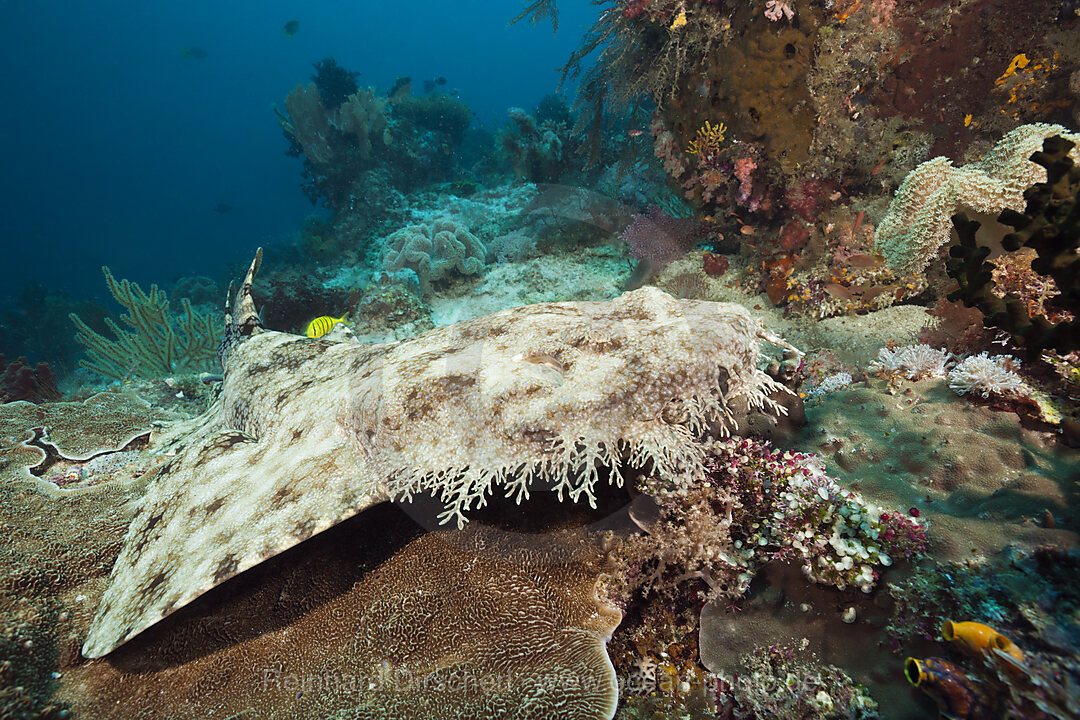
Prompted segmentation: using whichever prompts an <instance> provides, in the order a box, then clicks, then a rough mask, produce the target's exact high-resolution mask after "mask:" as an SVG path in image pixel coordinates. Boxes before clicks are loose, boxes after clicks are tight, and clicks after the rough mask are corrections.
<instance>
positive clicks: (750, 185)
mask: <svg viewBox="0 0 1080 720" xmlns="http://www.w3.org/2000/svg"><path fill="white" fill-rule="evenodd" d="M756 169H757V163H756V162H754V161H753V159H751V158H748V157H746V158H739V159H738V160H736V161H735V177H736V178H737V179H738V181H739V195H738V197H736V198H735V201H736V202H737V203H738V204H739V205H742V206H744V207H746V208H747V209H748V210H750V211H751V212H753V211H754V210H757V209H758V204H759V202H758V201H755V200H752V199H751V197H750V195H751V193H752V192H753V191H754V181H753V178H752V175H753V174H754V170H756Z"/></svg>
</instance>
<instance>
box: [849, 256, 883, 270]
mask: <svg viewBox="0 0 1080 720" xmlns="http://www.w3.org/2000/svg"><path fill="white" fill-rule="evenodd" d="M847 264H848V265H851V266H852V267H863V268H868V267H876V266H878V265H880V264H881V261H880V260H879V259H878V258H876V257H874V256H873V255H866V254H862V253H860V254H858V255H852V256H851V257H849V258H848V259H847Z"/></svg>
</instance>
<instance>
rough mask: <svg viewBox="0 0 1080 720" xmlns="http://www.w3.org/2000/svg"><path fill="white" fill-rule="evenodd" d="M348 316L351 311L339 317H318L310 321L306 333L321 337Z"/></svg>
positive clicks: (310, 336) (313, 336)
mask: <svg viewBox="0 0 1080 720" xmlns="http://www.w3.org/2000/svg"><path fill="white" fill-rule="evenodd" d="M348 317H349V313H345V314H344V315H342V316H341V317H339V318H333V317H330V316H329V315H323V316H322V317H317V318H315V319H314V320H312V321H311V322H309V323H308V326H307V329H306V330H304V334H305V335H307V336H308V337H309V338H321V337H322V336H323V335H325V334H326V333H328V332H330V331H331V330H332V329H333V328H334V326H335V325H337V324H338V323H344V322H345V321H346V320H347V319H348Z"/></svg>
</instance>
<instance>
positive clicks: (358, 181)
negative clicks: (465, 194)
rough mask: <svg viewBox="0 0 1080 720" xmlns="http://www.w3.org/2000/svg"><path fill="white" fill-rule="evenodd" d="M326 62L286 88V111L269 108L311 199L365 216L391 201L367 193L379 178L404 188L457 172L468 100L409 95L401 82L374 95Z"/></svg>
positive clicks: (451, 177)
mask: <svg viewBox="0 0 1080 720" xmlns="http://www.w3.org/2000/svg"><path fill="white" fill-rule="evenodd" d="M330 62H331V65H332V67H329V66H326V61H324V62H323V63H322V64H321V65H320V66H317V67H318V68H319V74H318V75H316V76H315V77H314V78H313V80H314V81H313V82H311V83H308V84H307V85H297V86H296V87H295V88H294V89H293V90H292V92H290V93H289V95H288V97H287V98H286V100H285V109H286V112H287V115H283V114H281V113H280V112H278V111H277V110H276V109H275V112H276V113H277V116H278V122H279V124H280V125H281V128H282V131H283V132H284V133H285V137H286V138H287V139H288V140H289V144H290V149H289V154H290V155H295V156H299V155H301V154H302V155H303V156H304V158H305V164H304V174H305V177H306V182H305V184H304V191H305V193H306V194H307V195H308V197H309V198H310V199H311V201H312V203H313V204H314V203H316V202H318V201H319V199H320V198H321V199H323V200H324V201H325V203H326V205H327V206H328V207H329V208H331V209H332V210H333V211H334V212H335V214H337V215H343V214H346V213H355V212H356V211H357V210H361V211H362V212H361V213H360V215H361V216H363V217H364V219H365V220H367V221H371V220H373V219H376V218H377V217H378V216H379V215H380V213H381V211H385V210H386V207H385V205H386V204H392V202H391V199H392V193H375V192H374V189H375V188H376V187H378V186H380V185H388V186H390V188H393V189H395V190H397V191H410V190H413V189H416V188H418V187H422V186H425V185H429V184H432V183H438V182H446V181H452V180H455V179H458V168H457V165H456V159H455V152H454V151H455V149H456V148H457V147H459V146H460V145H461V143H462V141H463V139H464V134H465V130H466V129H467V128H468V126H469V124H470V123H471V122H472V117H473V115H472V111H471V110H469V108H468V106H466V105H465V104H464V103H463V102H461V101H460V100H458V99H456V98H453V97H449V96H447V95H443V94H441V93H430V94H428V95H423V96H414V95H412V94H411V93H410V91H409V89H410V85H409V84H408V83H402V84H401V85H398V86H395V88H393V89H392V90H391V91H390V93H389V94H388V96H385V97H380V96H377V95H376V94H375V92H374V90H373V89H371V88H363V89H361V88H357V86H356V83H355V81H354V80H353V79H352V78H353V76H354V75H356V73H353V72H349V71H346V70H344V69H342V68H340V66H338V65H337V64H336V63H333V62H332V60H331V61H330ZM324 76H325V77H324Z"/></svg>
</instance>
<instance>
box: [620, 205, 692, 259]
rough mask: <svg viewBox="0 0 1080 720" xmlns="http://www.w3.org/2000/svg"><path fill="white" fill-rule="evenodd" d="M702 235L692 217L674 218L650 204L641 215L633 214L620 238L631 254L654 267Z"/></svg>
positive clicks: (674, 257)
mask: <svg viewBox="0 0 1080 720" xmlns="http://www.w3.org/2000/svg"><path fill="white" fill-rule="evenodd" d="M704 235H705V231H704V228H703V227H702V225H701V223H699V222H697V221H696V220H693V219H690V218H675V217H672V216H671V215H668V214H667V213H666V212H664V211H663V210H661V209H659V208H653V209H651V210H650V211H649V212H648V213H647V214H645V215H634V216H633V220H632V221H631V222H630V225H628V226H627V228H626V229H625V230H623V234H622V239H623V240H625V241H626V244H627V246H628V247H629V249H630V255H631V256H632V257H634V258H635V259H637V260H644V261H645V262H647V263H649V265H651V266H652V268H653V270H657V271H658V270H662V269H663V268H665V267H666V266H667V265H668V264H669V263H670V262H671V261H672V260H675V259H676V258H678V257H681V256H682V255H685V254H686V252H687V251H688V250H690V249H691V248H692V247H693V246H694V244H695V243H696V242H698V241H699V240H701V239H702V238H703V237H704Z"/></svg>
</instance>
